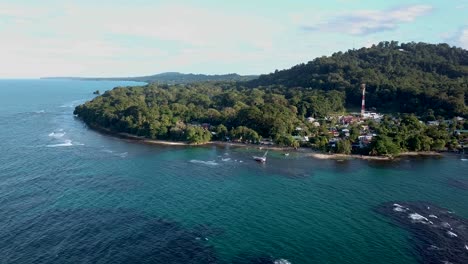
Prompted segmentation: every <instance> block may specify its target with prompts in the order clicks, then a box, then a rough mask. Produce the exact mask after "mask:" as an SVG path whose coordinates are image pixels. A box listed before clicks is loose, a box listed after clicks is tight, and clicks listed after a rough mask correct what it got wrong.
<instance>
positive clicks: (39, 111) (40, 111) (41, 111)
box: [34, 110, 45, 114]
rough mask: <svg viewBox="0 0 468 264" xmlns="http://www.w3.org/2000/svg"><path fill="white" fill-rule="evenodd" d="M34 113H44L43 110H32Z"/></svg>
mask: <svg viewBox="0 0 468 264" xmlns="http://www.w3.org/2000/svg"><path fill="white" fill-rule="evenodd" d="M34 113H36V114H43V113H45V110H38V111H34Z"/></svg>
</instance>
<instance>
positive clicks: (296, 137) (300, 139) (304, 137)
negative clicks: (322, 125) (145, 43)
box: [293, 136, 309, 142]
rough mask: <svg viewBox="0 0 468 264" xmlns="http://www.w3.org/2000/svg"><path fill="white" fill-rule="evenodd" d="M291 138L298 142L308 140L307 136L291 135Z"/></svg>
mask: <svg viewBox="0 0 468 264" xmlns="http://www.w3.org/2000/svg"><path fill="white" fill-rule="evenodd" d="M293 138H294V140H297V141H300V142H309V137H307V136H293Z"/></svg>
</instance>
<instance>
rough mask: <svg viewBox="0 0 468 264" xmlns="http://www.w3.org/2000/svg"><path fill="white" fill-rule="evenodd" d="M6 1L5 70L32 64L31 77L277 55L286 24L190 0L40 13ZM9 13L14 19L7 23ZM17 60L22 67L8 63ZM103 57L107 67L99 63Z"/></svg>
mask: <svg viewBox="0 0 468 264" xmlns="http://www.w3.org/2000/svg"><path fill="white" fill-rule="evenodd" d="M0 7H2V8H3V7H5V8H4V9H1V10H2V12H0V34H2V35H4V36H8V37H5V38H3V39H2V44H1V47H2V49H0V57H1V58H2V61H1V62H0V67H1V68H2V72H0V77H6V76H15V77H16V76H24V75H23V73H25V72H30V74H32V73H33V72H34V69H33V68H32V67H33V66H32V65H34V67H37V68H36V74H33V75H30V74H28V76H35V77H37V76H44V75H98V74H102V75H113V76H115V75H120V74H124V75H139V74H145V73H148V74H149V73H154V72H157V71H166V70H168V68H171V69H173V70H177V67H176V66H177V65H178V64H180V65H181V66H184V65H191V66H192V68H195V67H196V66H195V65H197V64H201V63H206V62H208V58H209V59H211V60H220V59H232V60H234V61H241V60H244V62H245V63H248V62H247V59H248V58H249V57H252V56H257V55H255V53H257V54H263V56H271V55H272V52H273V50H274V45H273V43H275V38H278V37H279V36H280V35H281V33H282V31H283V29H284V28H283V26H282V25H281V24H280V23H279V22H276V21H269V20H268V19H266V18H262V17H257V16H253V15H242V14H230V13H227V12H226V10H217V9H203V8H200V7H196V6H189V5H183V6H182V5H152V6H147V7H142V6H138V7H136V6H125V7H124V6H119V5H115V6H112V7H108V6H107V7H105V6H86V5H82V4H80V5H75V4H70V3H63V4H61V3H60V4H58V5H57V6H54V7H53V8H49V9H47V10H41V12H37V13H35V10H34V9H32V8H22V6H13V5H10V6H1V5H0ZM7 7H8V8H7ZM7 15H8V19H9V20H8V23H4V24H2V19H1V18H2V17H6V16H7ZM25 18H27V19H26V20H23V19H25ZM242 54H243V55H242ZM136 58H137V59H138V60H139V61H136ZM38 61H41V62H42V64H40V63H38ZM124 61H127V62H128V64H125V63H124ZM61 63H62V64H61ZM177 63H178V64H177ZM13 64H15V65H19V64H21V66H17V67H5V66H6V65H13ZM98 64H101V65H103V67H104V65H105V67H106V68H103V69H101V68H99V69H97V67H98V66H97V65H98ZM135 64H138V66H135ZM39 65H43V66H42V67H41V66H39ZM142 65H144V66H145V67H147V68H146V70H142V67H141V66H142ZM194 66H195V67H194ZM187 68H188V67H187ZM21 69H25V70H24V71H23V70H21ZM26 69H30V70H26ZM218 70H221V71H222V69H218ZM213 71H214V72H216V69H214V70H213Z"/></svg>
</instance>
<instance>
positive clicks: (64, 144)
mask: <svg viewBox="0 0 468 264" xmlns="http://www.w3.org/2000/svg"><path fill="white" fill-rule="evenodd" d="M71 146H73V143H72V141H71V140H69V139H67V140H65V141H64V142H63V143H60V144H52V145H47V147H48V148H57V147H71Z"/></svg>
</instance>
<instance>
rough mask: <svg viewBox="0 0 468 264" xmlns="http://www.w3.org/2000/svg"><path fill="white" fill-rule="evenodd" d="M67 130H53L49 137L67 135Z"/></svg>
mask: <svg viewBox="0 0 468 264" xmlns="http://www.w3.org/2000/svg"><path fill="white" fill-rule="evenodd" d="M65 134H66V133H65V132H52V133H50V134H49V137H53V138H61V137H63V136H65Z"/></svg>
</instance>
